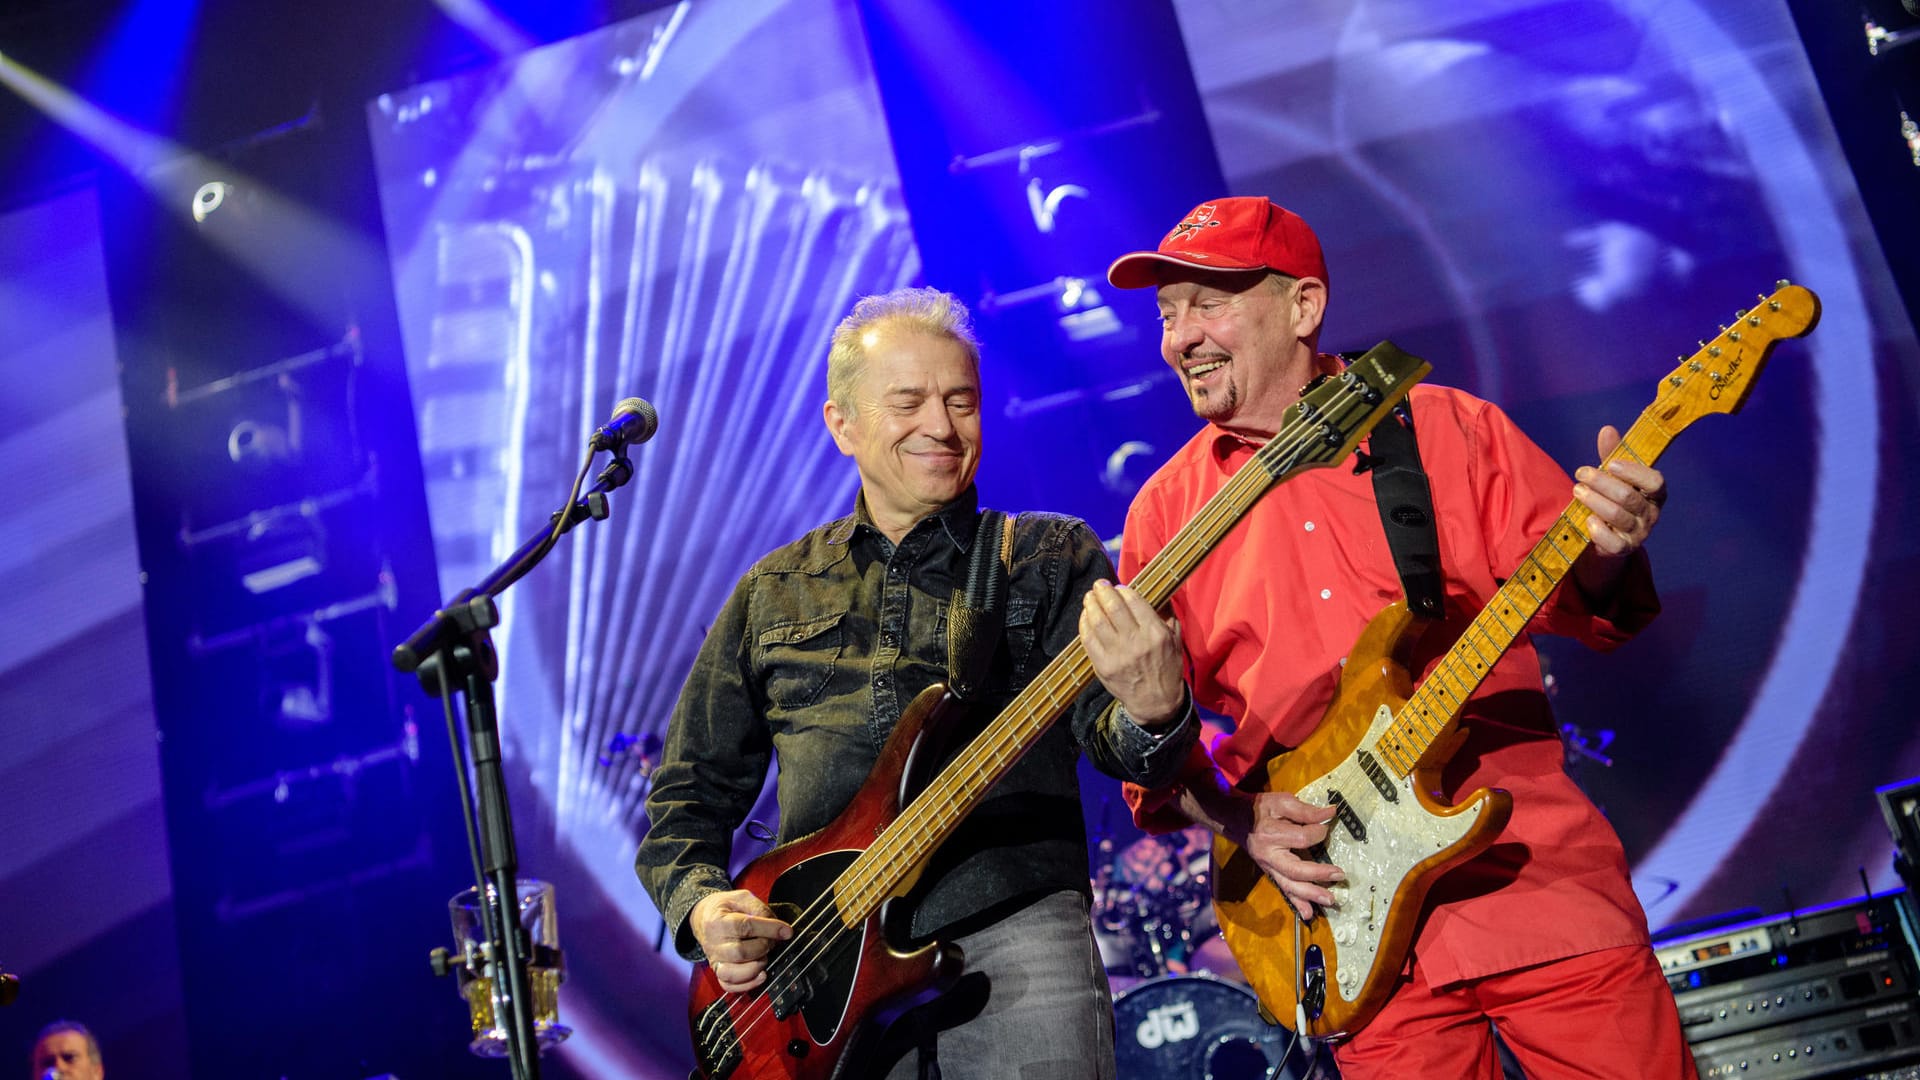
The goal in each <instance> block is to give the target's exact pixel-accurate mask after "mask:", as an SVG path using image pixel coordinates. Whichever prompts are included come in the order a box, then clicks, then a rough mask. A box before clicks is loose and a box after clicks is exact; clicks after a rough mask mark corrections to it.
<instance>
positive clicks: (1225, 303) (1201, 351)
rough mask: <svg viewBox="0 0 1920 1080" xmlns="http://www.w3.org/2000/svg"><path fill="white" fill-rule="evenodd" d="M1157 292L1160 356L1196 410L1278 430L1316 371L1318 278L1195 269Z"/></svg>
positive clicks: (1246, 426)
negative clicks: (1177, 377)
mask: <svg viewBox="0 0 1920 1080" xmlns="http://www.w3.org/2000/svg"><path fill="white" fill-rule="evenodd" d="M1156 295H1157V297H1158V301H1159V307H1160V325H1161V334H1160V355H1161V357H1162V358H1163V359H1165V360H1166V362H1167V364H1168V365H1169V366H1171V367H1172V368H1173V370H1174V373H1175V374H1177V375H1179V376H1180V384H1181V385H1182V386H1183V387H1185V388H1186V391H1187V398H1188V399H1189V400H1190V401H1191V402H1192V403H1193V411H1194V414H1195V415H1197V416H1199V417H1200V418H1201V419H1202V420H1206V421H1207V422H1209V423H1212V424H1215V425H1218V426H1220V427H1223V428H1226V429H1228V430H1230V431H1236V432H1241V433H1243V434H1248V435H1256V436H1268V435H1272V434H1273V433H1274V432H1276V431H1279V430H1280V425H1281V422H1282V421H1283V420H1284V419H1285V414H1286V410H1287V407H1288V406H1290V405H1292V404H1293V403H1294V402H1295V401H1298V400H1299V398H1300V389H1301V387H1303V386H1305V385H1306V384H1307V382H1308V380H1310V379H1312V378H1313V376H1314V374H1315V373H1316V372H1317V371H1318V363H1317V360H1316V359H1315V344H1316V343H1317V340H1318V338H1319V330H1320V319H1321V316H1322V315H1323V314H1324V313H1325V309H1326V295H1327V290H1326V286H1325V285H1324V284H1323V283H1321V281H1320V280H1319V279H1318V278H1300V279H1297V280H1295V279H1292V278H1286V277H1279V276H1275V275H1264V274H1213V273H1206V272H1201V271H1193V272H1187V273H1183V274H1181V275H1180V276H1179V277H1178V278H1175V279H1172V280H1166V281H1165V283H1164V284H1162V285H1161V286H1160V288H1159V291H1158V293H1157V294H1156Z"/></svg>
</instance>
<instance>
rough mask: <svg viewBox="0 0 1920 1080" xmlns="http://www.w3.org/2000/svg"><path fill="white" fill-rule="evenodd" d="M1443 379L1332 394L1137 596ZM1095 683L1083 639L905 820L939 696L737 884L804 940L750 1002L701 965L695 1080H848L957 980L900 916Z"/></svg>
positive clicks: (1416, 374)
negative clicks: (916, 762)
mask: <svg viewBox="0 0 1920 1080" xmlns="http://www.w3.org/2000/svg"><path fill="white" fill-rule="evenodd" d="M1428 370H1429V369H1428V366H1427V364H1426V363H1425V362H1424V361H1422V360H1418V359H1416V358H1414V357H1411V356H1408V355H1407V354H1405V353H1403V352H1401V351H1400V350H1398V349H1396V348H1394V347H1393V346H1392V345H1390V344H1382V345H1380V346H1378V347H1377V348H1375V349H1374V350H1373V351H1372V352H1369V353H1367V354H1366V355H1365V356H1363V357H1361V358H1360V359H1359V360H1358V361H1356V362H1355V363H1354V364H1353V365H1351V366H1350V367H1349V368H1348V369H1347V370H1346V371H1345V372H1343V373H1341V374H1339V375H1336V376H1332V377H1330V378H1328V379H1326V380H1324V381H1322V382H1321V383H1320V384H1318V385H1317V386H1316V387H1314V388H1313V389H1312V390H1310V391H1309V392H1308V393H1307V394H1306V395H1305V396H1304V397H1302V398H1301V400H1300V402H1299V404H1298V405H1296V406H1295V407H1294V408H1293V409H1291V410H1290V411H1289V412H1288V415H1287V421H1286V423H1285V424H1284V425H1283V426H1282V428H1281V430H1280V432H1279V433H1278V434H1277V435H1275V436H1274V438H1273V440H1272V441H1271V442H1269V443H1268V444H1267V445H1266V446H1265V447H1263V448H1262V449H1261V450H1260V452H1259V453H1258V454H1257V455H1255V457H1254V460H1253V461H1252V462H1250V463H1249V464H1248V465H1247V466H1246V467H1245V468H1243V469H1241V470H1240V472H1239V473H1238V475H1236V476H1235V477H1234V478H1233V480H1232V481H1231V482H1229V483H1228V484H1227V485H1226V487H1224V488H1223V489H1221V491H1220V492H1219V493H1218V494H1217V495H1215V496H1214V497H1213V499H1212V500H1210V501H1209V502H1208V503H1207V505H1206V506H1205V507H1203V508H1201V511H1200V513H1199V514H1198V515H1196V516H1195V518H1194V520H1193V521H1192V522H1189V523H1188V525H1187V526H1186V527H1185V528H1183V529H1181V530H1180V532H1179V533H1178V534H1177V535H1176V536H1175V537H1174V538H1173V540H1172V542H1170V543H1169V544H1168V545H1167V547H1166V550H1164V551H1162V552H1161V553H1160V554H1159V555H1158V556H1156V557H1155V558H1154V560H1153V561H1152V562H1151V563H1149V564H1147V566H1146V567H1144V568H1143V569H1142V570H1141V572H1140V575H1139V576H1138V577H1137V578H1136V579H1135V580H1134V581H1133V582H1132V586H1133V588H1134V589H1135V590H1136V591H1137V592H1138V593H1139V594H1140V595H1141V597H1142V598H1143V599H1145V600H1147V601H1148V602H1149V603H1151V604H1152V605H1153V606H1154V607H1155V608H1157V609H1161V610H1164V609H1165V606H1166V603H1167V600H1168V598H1169V597H1171V596H1172V595H1173V590H1174V589H1175V587H1177V586H1178V585H1179V584H1180V582H1181V581H1183V580H1185V579H1186V576H1187V575H1188V574H1190V573H1192V572H1193V568H1194V567H1196V566H1198V565H1199V564H1200V560H1201V559H1203V558H1204V557H1205V556H1206V554H1207V553H1208V552H1209V551H1211V550H1212V549H1213V547H1214V546H1215V545H1216V544H1218V542H1219V540H1220V538H1221V537H1222V536H1224V535H1225V534H1226V532H1227V530H1228V529H1229V528H1230V527H1232V525H1233V524H1234V522H1236V521H1238V520H1239V519H1240V517H1241V515H1243V514H1244V513H1246V511H1247V508H1248V507H1250V506H1252V505H1253V503H1254V500H1256V499H1258V498H1259V497H1260V495H1262V494H1263V493H1265V492H1266V491H1267V490H1268V489H1270V488H1272V487H1273V486H1274V485H1275V484H1277V483H1279V482H1280V481H1281V480H1284V479H1286V478H1287V477H1289V476H1292V475H1294V474H1295V473H1298V472H1300V471H1302V470H1305V469H1309V468H1314V467H1317V466H1325V465H1330V464H1332V463H1334V462H1336V461H1339V460H1340V459H1341V458H1343V457H1345V456H1346V455H1347V454H1349V453H1351V452H1352V451H1353V449H1354V448H1355V447H1356V446H1358V445H1359V443H1360V440H1361V439H1363V438H1365V437H1366V434H1367V432H1369V431H1370V430H1372V428H1373V425H1374V424H1375V423H1376V422H1377V421H1378V420H1379V419H1380V418H1381V417H1383V416H1385V415H1386V414H1387V412H1388V410H1390V409H1391V408H1393V406H1394V405H1395V404H1397V403H1398V402H1400V401H1401V400H1403V399H1404V398H1405V397H1406V396H1407V392H1408V391H1409V390H1411V389H1413V384H1414V383H1416V382H1419V381H1420V379H1421V378H1423V377H1425V375H1426V373H1427V371H1428ZM1092 681H1093V665H1092V662H1091V661H1089V660H1088V659H1087V653H1086V649H1085V648H1084V647H1083V646H1082V645H1081V644H1080V642H1079V641H1078V640H1077V639H1076V640H1075V641H1073V642H1072V643H1071V644H1069V645H1068V646H1067V647H1066V648H1065V649H1062V650H1061V651H1060V654H1059V655H1058V656H1056V657H1054V658H1053V660H1052V662H1050V663H1049V664H1047V666H1046V667H1045V668H1044V669H1042V670H1041V672H1040V673H1039V674H1038V675H1036V676H1035V677H1034V679H1033V681H1032V682H1031V683H1029V684H1028V685H1027V687H1026V689H1024V690H1022V691H1021V692H1020V694H1019V695H1018V696H1017V697H1015V698H1014V700H1013V701H1012V702H1011V703H1010V704H1009V705H1008V706H1007V707H1006V709H1005V710H1004V711H1002V712H1001V714H1000V715H999V716H998V717H997V718H995V719H994V720H993V722H992V723H990V724H988V725H986V727H985V728H984V729H983V730H982V731H981V732H980V733H979V734H978V735H977V736H975V737H974V738H973V740H972V741H971V742H970V743H969V744H968V745H967V746H966V748H965V749H964V750H962V751H961V752H960V754H959V755H958V756H956V757H955V758H954V759H953V761H951V762H950V763H949V764H948V765H947V766H946V767H945V768H944V769H942V770H941V771H940V772H939V774H938V775H937V776H935V777H934V778H933V779H932V780H931V781H930V782H929V783H928V784H927V786H926V788H925V790H924V791H922V792H920V794H919V795H918V796H916V797H914V798H912V799H911V801H909V802H907V804H906V807H905V809H904V810H902V809H901V803H902V801H903V799H902V793H901V788H902V786H903V784H902V779H903V778H904V777H906V776H907V775H908V774H909V773H911V772H913V771H915V770H913V769H912V768H911V763H910V758H911V757H912V756H913V752H914V747H915V744H916V743H917V742H918V740H919V737H920V735H921V734H922V732H925V731H931V730H937V729H939V728H941V727H943V726H945V724H946V722H947V720H948V716H947V714H949V713H957V712H959V711H960V710H963V709H964V706H963V705H961V704H960V703H959V702H957V701H956V700H954V699H953V698H951V697H950V696H948V695H947V693H946V688H945V687H943V686H940V685H938V684H936V685H934V686H932V687H929V688H928V689H927V690H926V691H925V692H923V693H922V694H920V695H919V696H918V697H916V698H915V699H914V700H913V703H912V704H911V705H909V706H908V707H907V710H906V712H905V714H904V715H902V716H901V718H900V722H899V724H898V725H896V726H895V728H894V730H893V733H892V734H891V735H889V736H888V738H887V742H886V744H885V745H884V746H883V747H882V748H881V751H880V757H879V760H878V761H877V762H876V763H875V765H874V767H873V769H872V771H871V772H870V773H869V774H868V777H867V780H866V782H865V783H864V784H863V785H862V786H861V788H860V790H859V792H858V793H857V794H856V795H855V796H854V799H853V802H852V803H851V804H849V805H848V807H847V809H846V810H844V811H842V812H841V813H840V815H839V816H838V817H837V818H835V819H834V821H833V823H832V824H830V825H828V826H827V827H826V828H825V829H822V830H821V831H819V832H817V833H814V834H813V835H811V836H808V837H805V838H803V839H800V840H796V841H794V842H793V843H790V844H786V845H784V846H782V847H779V848H776V849H774V850H773V851H770V852H768V853H767V854H765V855H763V856H761V857H760V858H758V859H756V860H754V861H753V862H752V863H751V864H749V865H748V866H747V868H746V869H745V870H743V871H742V872H741V873H740V875H739V877H738V878H737V880H736V881H735V886H736V887H737V888H742V889H746V890H748V891H750V892H752V893H753V894H754V895H756V896H758V897H760V898H761V899H763V900H765V901H766V902H767V904H768V905H769V906H771V907H772V908H773V910H774V912H775V913H776V914H777V915H779V916H780V917H781V918H782V919H784V920H785V921H787V922H788V923H790V924H792V926H793V929H794V934H793V937H792V938H791V939H789V940H788V941H786V942H784V943H782V945H781V946H780V947H779V949H778V950H776V951H775V952H774V953H773V954H772V956H771V957H770V959H769V960H768V962H767V969H766V974H767V978H766V981H765V982H763V983H761V984H760V985H759V986H758V987H756V988H755V989H753V990H751V991H748V992H746V993H741V994H732V993H727V992H725V991H722V990H721V989H720V984H719V982H718V980H717V979H715V978H714V975H713V972H712V970H711V969H710V968H708V967H707V965H705V964H698V965H695V967H694V972H693V988H692V995H691V1001H690V1004H689V1009H688V1013H689V1020H690V1022H691V1024H692V1027H693V1044H694V1054H695V1057H696V1058H697V1060H698V1067H697V1069H696V1071H695V1075H696V1076H700V1077H706V1078H707V1080H722V1078H725V1077H729V1076H732V1075H735V1074H738V1075H740V1076H742V1077H754V1078H756V1080H758V1078H763V1077H787V1078H792V1080H814V1078H824V1077H829V1076H834V1075H836V1074H838V1072H839V1071H840V1069H841V1066H842V1064H843V1063H844V1062H845V1061H847V1060H850V1056H849V1049H850V1047H852V1045H853V1044H854V1043H855V1042H856V1041H857V1039H858V1037H859V1035H860V1034H861V1029H862V1028H863V1026H866V1025H864V1023H863V1022H864V1021H866V1020H867V1019H869V1018H872V1017H874V1016H875V1015H876V1014H879V1013H883V1012H884V1011H886V1010H888V1009H891V1008H897V1007H899V1006H900V1005H901V1004H902V1003H903V1002H911V1001H912V1000H914V999H916V998H917V997H919V996H922V995H925V994H926V993H928V992H930V991H932V990H934V989H936V988H937V986H938V985H939V984H941V983H942V982H945V981H947V980H949V979H950V978H951V977H953V976H954V975H957V974H958V968H957V964H958V957H957V956H956V955H955V951H954V950H951V949H950V948H945V947H942V946H940V945H938V944H937V943H936V944H932V945H928V946H926V947H924V948H921V949H919V950H916V951H914V952H907V953H903V952H899V951H897V950H895V949H894V948H893V947H892V946H891V945H890V944H889V943H888V935H887V933H886V932H885V928H886V927H887V926H888V925H889V924H890V923H891V921H892V919H891V916H892V914H893V913H891V912H889V911H886V910H884V908H885V907H886V906H887V902H888V901H890V900H892V899H893V898H895V897H899V896H902V895H904V894H905V893H906V892H907V891H908V890H909V889H911V888H912V887H913V885H914V883H915V881H916V880H918V878H919V876H920V873H921V871H922V870H923V869H924V868H925V866H926V863H927V860H928V858H929V857H931V856H932V855H933V853H934V851H935V850H936V849H937V848H938V847H939V846H940V844H941V842H942V841H944V840H945V839H946V838H947V837H948V836H949V835H950V834H951V833H952V832H953V830H954V829H955V828H956V827H957V826H958V825H959V824H960V822H961V820H962V819H963V818H965V817H966V815H967V814H968V812H969V811H971V810H972V809H973V808H974V807H975V806H976V805H978V804H979V802H980V801H981V799H982V798H984V797H985V796H986V794H987V792H988V790H989V789H990V788H991V787H992V786H993V785H994V783H995V782H996V781H998V780H999V779H1000V778H1001V777H1002V776H1004V775H1006V773H1007V772H1008V770H1010V769H1011V768H1012V767H1013V765H1014V763H1015V762H1017V761H1018V760H1019V759H1020V757H1021V756H1022V755H1023V754H1025V753H1026V752H1027V750H1028V749H1030V748H1031V747H1032V746H1033V745H1034V743H1036V742H1037V741H1038V740H1039V738H1040V737H1041V736H1042V735H1043V734H1045V733H1046V730H1047V728H1048V727H1049V726H1051V725H1052V723H1053V721H1054V720H1055V719H1056V718H1058V717H1059V715H1060V714H1061V713H1062V712H1064V711H1066V709H1067V706H1069V705H1070V704H1072V703H1073V700H1074V698H1076V697H1078V696H1079V694H1080V691H1082V690H1084V689H1085V688H1086V687H1087V685H1088V684H1089V683H1091V682H1092Z"/></svg>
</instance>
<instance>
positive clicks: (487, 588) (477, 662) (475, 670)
mask: <svg viewBox="0 0 1920 1080" xmlns="http://www.w3.org/2000/svg"><path fill="white" fill-rule="evenodd" d="M613 454H614V457H613V461H612V462H610V463H609V464H608V465H607V467H606V468H605V469H603V470H601V472H600V475H599V478H598V480H597V482H596V483H595V484H594V486H593V487H592V488H591V489H589V490H588V491H587V493H586V494H585V495H582V496H580V497H579V498H577V499H572V500H571V501H569V502H568V504H567V506H566V508H565V509H564V510H559V511H555V513H554V514H553V518H552V524H551V525H549V526H548V527H547V528H545V529H543V530H541V532H540V534H539V535H537V536H535V537H533V538H532V539H530V540H528V541H527V542H526V543H525V544H523V545H521V547H520V549H519V550H518V551H515V552H514V553H513V554H512V555H510V556H508V557H507V559H506V561H505V562H503V563H501V564H500V566H499V567H497V568H496V569H495V570H494V571H493V573H491V574H489V575H487V577H486V578H485V579H483V580H482V581H481V582H480V584H478V585H476V586H475V587H473V588H471V589H467V590H465V591H463V592H461V593H460V594H459V595H458V596H456V597H454V599H453V602H452V603H451V604H448V605H447V606H446V607H444V608H442V609H440V610H439V611H436V612H434V613H433V616H432V618H429V619H428V620H427V621H426V622H425V623H423V624H421V626H420V628H419V629H418V630H415V631H414V632H413V635H412V636H411V637H409V638H407V640H406V641H405V642H404V643H402V644H400V645H399V646H397V647H395V649H394V650H393V666H394V667H396V668H398V669H400V670H401V671H403V672H410V673H413V674H414V675H416V676H417V677H418V678H419V680H420V685H421V688H422V689H424V690H426V692H427V693H429V694H431V695H433V696H435V697H438V698H441V699H443V700H445V699H446V698H447V697H448V696H449V692H450V688H451V686H452V685H453V684H454V683H455V682H456V681H460V682H463V683H464V684H465V694H466V712H467V738H466V744H465V746H463V744H462V742H461V739H460V733H459V731H458V730H457V728H456V727H455V726H454V721H453V713H452V712H451V709H449V712H448V714H447V736H448V738H449V739H451V740H452V742H453V756H454V764H455V766H456V769H457V771H458V773H459V787H460V801H461V818H462V820H463V822H464V823H465V825H466V829H467V847H468V850H469V852H470V853H471V855H472V857H473V867H474V884H475V885H477V886H478V889H479V896H480V898H481V921H482V924H483V928H484V932H485V933H486V936H487V945H486V958H487V960H489V961H490V962H491V966H492V968H493V971H494V976H493V980H494V981H493V986H494V998H495V1001H496V1003H499V1002H501V1000H502V998H503V997H504V1004H505V1008H504V1009H500V1008H496V1022H497V1023H501V1025H502V1027H504V1029H505V1030H506V1035H507V1057H508V1060H509V1061H510V1062H511V1064H512V1067H513V1075H514V1077H515V1080H537V1078H538V1077H539V1075H540V1057H539V1055H540V1050H539V1044H538V1042H537V1041H536V1038H535V1033H534V1010H533V992H532V986H531V979H530V977H529V973H528V959H529V956H530V954H531V953H532V951H533V949H532V942H531V940H530V939H529V937H528V934H527V931H526V928H525V927H523V926H522V925H521V924H520V893H519V882H518V881H517V877H518V873H519V855H518V853H517V851H516V849H515V845H514V839H513V815H512V813H511V811H510V810H509V808H508V806H507V784H506V776H505V774H504V773H503V772H502V770H501V767H500V725H499V718H498V715H497V713H496V712H495V709H494V700H493V681H494V680H495V679H496V678H498V677H499V674H500V664H499V658H498V656H497V654H496V653H495V651H494V647H493V639H492V636H491V635H490V634H489V631H490V630H491V629H492V628H493V627H494V626H497V625H499V622H500V612H499V608H498V607H496V606H495V604H494V602H493V598H494V597H496V596H498V595H500V594H501V593H502V592H505V591H506V590H507V588H508V587H509V586H511V585H512V584H513V583H514V582H516V581H518V580H520V578H522V577H523V576H525V575H526V573H527V572H528V571H529V570H532V569H533V568H534V567H535V566H536V565H538V564H539V562H540V560H542V559H544V558H545V557H546V556H547V553H548V552H550V551H552V550H553V547H554V545H555V544H556V543H558V542H559V540H560V537H561V536H562V535H564V534H566V533H567V532H570V531H571V530H572V529H573V527H574V526H575V525H577V524H579V523H581V522H583V521H588V520H592V521H604V520H606V518H607V516H608V515H609V514H610V513H611V507H610V506H609V503H608V501H607V493H608V492H610V491H612V490H613V489H615V488H617V487H620V486H621V485H623V484H625V483H626V482H627V481H628V480H631V479H632V478H633V463H632V462H630V461H628V460H627V454H626V447H625V446H624V445H617V446H615V447H614V448H613ZM592 461H593V458H592V452H591V451H590V452H589V455H588V458H587V461H586V463H585V464H583V465H582V466H581V470H580V479H585V477H586V471H587V469H588V468H590V467H591V465H592ZM579 490H580V480H576V481H575V482H574V491H576V492H578V491H579ZM466 746H470V747H471V748H472V762H471V769H472V774H473V791H472V792H469V790H468V786H467V774H468V762H467V755H466V753H465V747H466ZM476 821H477V822H478V826H477V831H476V824H475V823H476ZM440 963H441V962H440V961H439V960H438V959H436V961H435V966H436V969H438V967H439V966H440ZM501 986H505V987H506V992H505V994H504V995H502V994H501V993H500V987H501Z"/></svg>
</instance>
